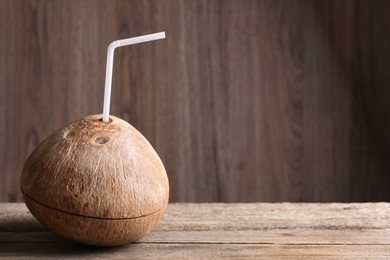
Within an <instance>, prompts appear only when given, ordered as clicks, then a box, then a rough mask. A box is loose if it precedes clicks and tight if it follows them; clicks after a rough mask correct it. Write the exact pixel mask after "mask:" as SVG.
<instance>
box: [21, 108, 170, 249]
mask: <svg viewBox="0 0 390 260" xmlns="http://www.w3.org/2000/svg"><path fill="white" fill-rule="evenodd" d="M101 118H102V115H92V116H87V117H84V118H82V119H80V120H78V121H75V122H73V123H71V124H69V125H68V126H66V127H64V128H62V129H60V130H58V131H56V132H54V133H53V134H52V135H50V136H49V137H48V138H46V139H45V140H44V141H43V142H42V143H41V144H40V145H39V146H38V147H37V148H36V149H35V150H34V151H33V153H32V154H31V155H30V157H29V158H28V159H27V161H26V163H25V165H24V168H23V172H22V177H21V190H22V193H23V197H24V199H25V202H26V205H27V207H28V208H29V210H30V211H31V213H32V214H33V215H34V216H35V217H36V218H37V219H38V221H40V222H41V223H42V224H43V225H45V226H46V227H48V228H49V229H50V230H52V231H53V232H55V233H57V234H58V235H60V236H62V237H65V238H67V239H71V240H74V241H78V242H81V243H86V244H91V245H101V246H114V245H124V244H128V243H131V242H133V241H135V240H137V239H139V238H140V237H142V236H143V235H145V233H146V232H148V231H149V230H150V229H151V228H152V227H153V226H154V225H156V224H157V223H158V221H159V220H160V219H161V217H162V215H163V213H164V210H165V208H166V206H167V204H168V196H169V184H168V178H167V174H166V172H165V168H164V165H163V164H162V162H161V160H160V158H159V157H158V155H157V153H156V152H155V150H154V149H153V147H152V146H151V145H150V144H149V142H148V141H147V140H146V138H145V137H144V136H143V135H142V134H140V133H139V132H138V131H137V130H136V129H135V128H134V127H132V126H131V125H130V124H129V123H127V122H125V121H123V120H121V119H119V118H117V117H114V116H110V122H108V123H105V122H102V120H101Z"/></svg>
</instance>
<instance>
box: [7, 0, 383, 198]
mask: <svg viewBox="0 0 390 260" xmlns="http://www.w3.org/2000/svg"><path fill="white" fill-rule="evenodd" d="M389 13H390V1H385V0H384V1H377V0H374V1H369V0H367V1H351V0H345V1H339V0H334V1H309V0H308V1H304V0H302V1H287V0H280V1H277V0H269V1H261V0H257V1H256V0H246V1H238V0H194V1H185V0H182V1H180V0H166V1H160V0H154V1H150V0H145V1H141V0H139V1H121V0H116V1H109V0H98V1H96V0H85V1H76V0H73V1H67V0H56V1H50V0H36V1H32V0H31V1H26V0H0V147H1V149H0V201H20V200H21V199H22V198H21V194H20V192H19V178H20V172H21V169H22V166H23V163H24V161H25V160H26V158H27V156H28V155H29V154H30V153H31V151H32V150H33V149H34V147H36V146H37V145H38V143H39V142H41V141H42V140H43V139H44V138H45V137H46V136H48V135H49V134H50V133H51V132H53V131H54V130H56V129H58V128H61V127H63V126H64V125H65V124H67V123H68V122H70V121H73V120H76V119H78V118H80V117H83V116H84V115H87V114H97V113H101V110H102V100H103V87H104V72H105V60H106V48H107V45H108V44H109V43H110V42H111V41H113V40H116V39H121V38H127V37H131V36H137V35H141V34H146V33H152V32H158V31H162V30H165V31H166V33H167V39H166V40H162V41H158V42H153V43H145V44H142V45H137V46H132V47H126V48H123V49H118V50H117V51H116V56H115V65H114V80H113V96H112V107H111V112H112V114H113V115H116V116H119V117H121V118H123V119H125V120H127V121H128V122H130V123H131V124H133V125H134V126H135V127H136V128H138V129H139V130H140V131H141V132H142V133H143V134H144V135H145V136H146V137H147V138H148V140H149V141H150V142H151V143H152V145H153V146H154V147H155V149H156V150H157V152H158V153H159V155H160V156H161V158H162V160H163V162H164V164H165V166H166V169H167V172H168V175H169V178H170V184H171V201H172V202H173V201H191V202H192V201H194V202H206V201H222V202H238V201H241V202H249V201H270V202H275V201H378V200H379V201H382V200H389V199H390V188H389V187H390V157H389V156H390V154H389V151H390V134H389V133H390V120H389V112H390V72H389V69H390V68H389V64H390V47H389V46H390V16H389Z"/></svg>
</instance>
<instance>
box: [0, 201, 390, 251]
mask: <svg viewBox="0 0 390 260" xmlns="http://www.w3.org/2000/svg"><path fill="white" fill-rule="evenodd" d="M389 218H390V205H389V204H388V203H363V204H359V203H352V204H348V203H330V204H314V203H304V204H299V203H296V204H294V203H275V204H269V203H253V204H180V203H179V204H169V205H168V209H167V211H166V213H165V214H164V217H163V219H162V220H161V222H160V224H159V225H158V226H157V228H156V229H155V230H154V231H152V232H150V233H149V234H148V235H147V236H145V237H144V238H142V239H141V240H139V241H137V242H136V243H134V244H132V245H128V246H124V247H116V248H97V247H89V246H85V245H78V244H74V243H70V242H68V241H65V240H63V239H61V238H59V237H57V236H55V235H54V234H53V233H51V232H49V231H47V230H46V229H45V228H44V227H42V226H41V225H40V224H39V223H38V222H37V221H36V220H35V219H34V218H33V217H32V215H31V214H30V213H29V212H28V210H27V208H26V207H25V205H24V204H16V203H12V204H6V203H2V204H0V258H2V257H4V258H5V259H12V258H23V257H26V256H29V257H39V258H58V257H59V258H80V257H84V258H94V259H99V258H111V259H113V258H114V259H128V258H129V257H130V258H136V259H138V258H154V259H155V258H158V259H172V258H207V259H209V258H222V257H224V258H232V257H234V258H242V259H248V258H256V259H259V258H267V259H275V258H283V259H286V258H288V259H292V258H293V259H295V258H300V259H302V258H304V259H366V258H375V259H387V258H389V257H390V236H389V234H390V224H389Z"/></svg>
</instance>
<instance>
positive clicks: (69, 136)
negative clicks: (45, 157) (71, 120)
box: [65, 131, 76, 139]
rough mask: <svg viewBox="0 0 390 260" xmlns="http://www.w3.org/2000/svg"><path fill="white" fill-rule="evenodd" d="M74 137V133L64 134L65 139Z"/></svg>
mask: <svg viewBox="0 0 390 260" xmlns="http://www.w3.org/2000/svg"><path fill="white" fill-rule="evenodd" d="M75 136H76V132H75V131H69V132H68V133H67V134H65V138H67V139H71V138H73V137H75Z"/></svg>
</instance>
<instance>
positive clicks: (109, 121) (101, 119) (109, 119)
mask: <svg viewBox="0 0 390 260" xmlns="http://www.w3.org/2000/svg"><path fill="white" fill-rule="evenodd" d="M98 121H100V122H103V117H102V118H100V119H99V120H98ZM111 122H112V119H111V118H108V122H103V123H106V124H108V123H111Z"/></svg>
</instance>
